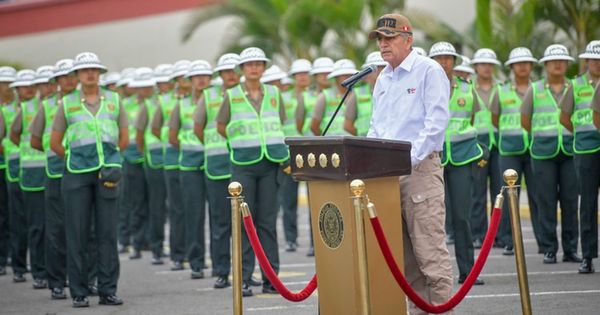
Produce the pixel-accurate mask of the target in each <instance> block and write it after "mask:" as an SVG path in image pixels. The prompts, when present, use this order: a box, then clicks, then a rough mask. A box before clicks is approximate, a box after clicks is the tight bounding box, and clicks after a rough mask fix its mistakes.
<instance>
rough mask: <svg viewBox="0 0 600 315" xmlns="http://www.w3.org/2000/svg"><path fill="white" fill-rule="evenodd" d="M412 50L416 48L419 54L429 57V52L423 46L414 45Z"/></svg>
mask: <svg viewBox="0 0 600 315" xmlns="http://www.w3.org/2000/svg"><path fill="white" fill-rule="evenodd" d="M412 50H414V51H415V52H416V53H417V55H420V56H423V57H427V52H426V51H425V49H423V48H421V47H413V48H412Z"/></svg>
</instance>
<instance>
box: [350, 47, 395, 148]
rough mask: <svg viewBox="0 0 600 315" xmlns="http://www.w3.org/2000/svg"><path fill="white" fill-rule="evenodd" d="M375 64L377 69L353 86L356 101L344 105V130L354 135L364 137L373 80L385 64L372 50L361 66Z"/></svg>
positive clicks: (369, 112)
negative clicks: (362, 81) (360, 82)
mask: <svg viewBox="0 0 600 315" xmlns="http://www.w3.org/2000/svg"><path fill="white" fill-rule="evenodd" d="M371 65H373V66H376V67H377V71H374V72H373V73H371V74H369V75H368V76H367V78H366V79H365V81H366V83H365V84H360V85H358V86H356V87H355V88H354V93H355V94H356V102H351V103H348V105H347V106H346V113H345V121H344V130H346V131H347V132H348V133H350V134H351V135H354V136H360V137H364V136H366V135H367V132H368V131H369V125H370V123H371V114H372V112H373V102H372V100H371V95H372V94H373V88H374V87H375V81H377V77H378V76H379V73H380V72H381V71H382V70H383V68H384V67H385V66H386V65H387V62H385V60H383V58H382V57H381V53H380V52H379V51H374V52H372V53H370V54H369V55H368V56H367V59H366V61H365V64H363V66H362V67H363V68H366V67H369V66H371Z"/></svg>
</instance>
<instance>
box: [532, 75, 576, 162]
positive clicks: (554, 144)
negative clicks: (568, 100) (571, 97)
mask: <svg viewBox="0 0 600 315" xmlns="http://www.w3.org/2000/svg"><path fill="white" fill-rule="evenodd" d="M532 90H533V114H532V116H531V146H530V148H529V152H530V154H531V157H533V158H534V159H538V160H544V159H551V158H554V157H555V156H557V155H558V153H559V152H561V151H562V152H563V153H564V154H566V155H572V154H573V136H572V135H571V133H570V132H569V131H568V130H567V129H566V128H564V127H563V126H562V125H561V124H560V110H559V109H558V106H557V104H556V101H555V100H554V97H553V96H552V92H551V91H550V87H548V86H546V84H545V80H544V79H542V80H539V81H537V82H535V83H533V86H532ZM566 90H567V89H566V88H565V89H564V91H565V92H566Z"/></svg>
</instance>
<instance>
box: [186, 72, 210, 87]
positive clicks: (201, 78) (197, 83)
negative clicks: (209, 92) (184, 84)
mask: <svg viewBox="0 0 600 315" xmlns="http://www.w3.org/2000/svg"><path fill="white" fill-rule="evenodd" d="M190 79H191V80H192V87H193V88H194V89H195V90H204V89H205V88H207V87H208V86H209V85H210V76H209V75H195V76H193V77H191V78H190Z"/></svg>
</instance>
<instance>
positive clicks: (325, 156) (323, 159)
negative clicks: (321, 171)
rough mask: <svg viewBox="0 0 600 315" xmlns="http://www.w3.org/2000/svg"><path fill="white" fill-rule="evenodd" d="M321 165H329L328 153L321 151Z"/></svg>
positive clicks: (324, 166)
mask: <svg viewBox="0 0 600 315" xmlns="http://www.w3.org/2000/svg"><path fill="white" fill-rule="evenodd" d="M319 165H321V167H322V168H326V167H327V155H325V154H324V153H321V154H320V155H319Z"/></svg>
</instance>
